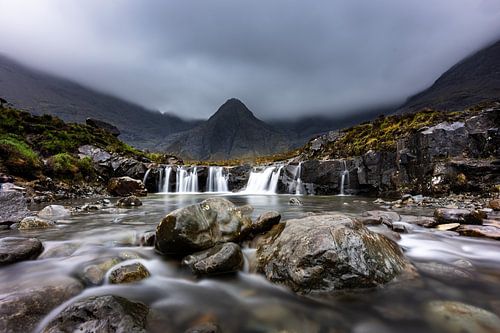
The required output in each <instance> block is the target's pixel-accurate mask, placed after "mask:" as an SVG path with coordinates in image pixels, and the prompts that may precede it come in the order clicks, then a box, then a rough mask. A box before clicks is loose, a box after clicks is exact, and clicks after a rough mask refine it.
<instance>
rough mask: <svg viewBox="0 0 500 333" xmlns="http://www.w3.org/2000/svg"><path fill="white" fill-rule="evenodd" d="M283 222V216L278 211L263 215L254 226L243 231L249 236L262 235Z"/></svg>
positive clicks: (253, 223)
mask: <svg viewBox="0 0 500 333" xmlns="http://www.w3.org/2000/svg"><path fill="white" fill-rule="evenodd" d="M280 220H281V214H280V213H278V212H276V211H269V212H265V213H263V214H261V215H260V216H259V217H258V218H257V219H256V220H255V221H254V222H252V225H251V226H250V227H249V228H248V229H246V230H245V231H242V232H243V233H249V234H260V233H263V232H266V231H269V230H271V228H272V227H273V225H275V224H278V223H279V222H280Z"/></svg>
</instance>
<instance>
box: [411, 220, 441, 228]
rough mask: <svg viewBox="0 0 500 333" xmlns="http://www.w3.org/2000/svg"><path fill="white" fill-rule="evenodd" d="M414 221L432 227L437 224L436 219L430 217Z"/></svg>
mask: <svg viewBox="0 0 500 333" xmlns="http://www.w3.org/2000/svg"><path fill="white" fill-rule="evenodd" d="M415 223H416V224H417V225H419V226H422V227H425V228H434V227H435V226H437V225H439V222H438V221H436V220H435V219H433V218H430V217H422V218H419V219H418V220H417V221H416V222H415Z"/></svg>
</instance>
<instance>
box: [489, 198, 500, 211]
mask: <svg viewBox="0 0 500 333" xmlns="http://www.w3.org/2000/svg"><path fill="white" fill-rule="evenodd" d="M488 206H489V207H490V208H491V209H493V210H496V211H498V210H500V199H493V200H490V202H488Z"/></svg>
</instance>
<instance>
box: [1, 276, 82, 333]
mask: <svg viewBox="0 0 500 333" xmlns="http://www.w3.org/2000/svg"><path fill="white" fill-rule="evenodd" d="M16 289H17V288H16ZM82 290H83V286H82V284H81V283H80V282H78V281H77V280H75V279H73V278H70V277H53V276H52V277H50V278H45V279H40V280H39V281H37V283H34V284H33V285H32V286H30V287H29V288H27V289H24V288H22V290H21V291H15V292H11V293H9V294H4V295H2V297H0V317H1V318H2V320H0V331H1V332H31V331H33V330H34V329H35V327H36V325H37V324H38V322H39V321H40V320H41V319H42V318H43V317H44V316H45V315H46V314H48V313H49V312H50V311H51V310H52V309H54V308H55V307H56V306H58V305H60V304H62V303H63V302H64V301H66V300H68V299H70V298H71V297H73V296H75V295H77V294H79V293H80V292H81V291H82Z"/></svg>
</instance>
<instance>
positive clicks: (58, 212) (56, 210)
mask: <svg viewBox="0 0 500 333" xmlns="http://www.w3.org/2000/svg"><path fill="white" fill-rule="evenodd" d="M69 215H71V211H70V210H69V209H67V208H65V207H64V206H61V205H50V206H47V207H45V208H44V209H42V210H41V211H39V212H38V217H41V218H44V219H50V220H55V219H58V218H62V217H65V216H69Z"/></svg>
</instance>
